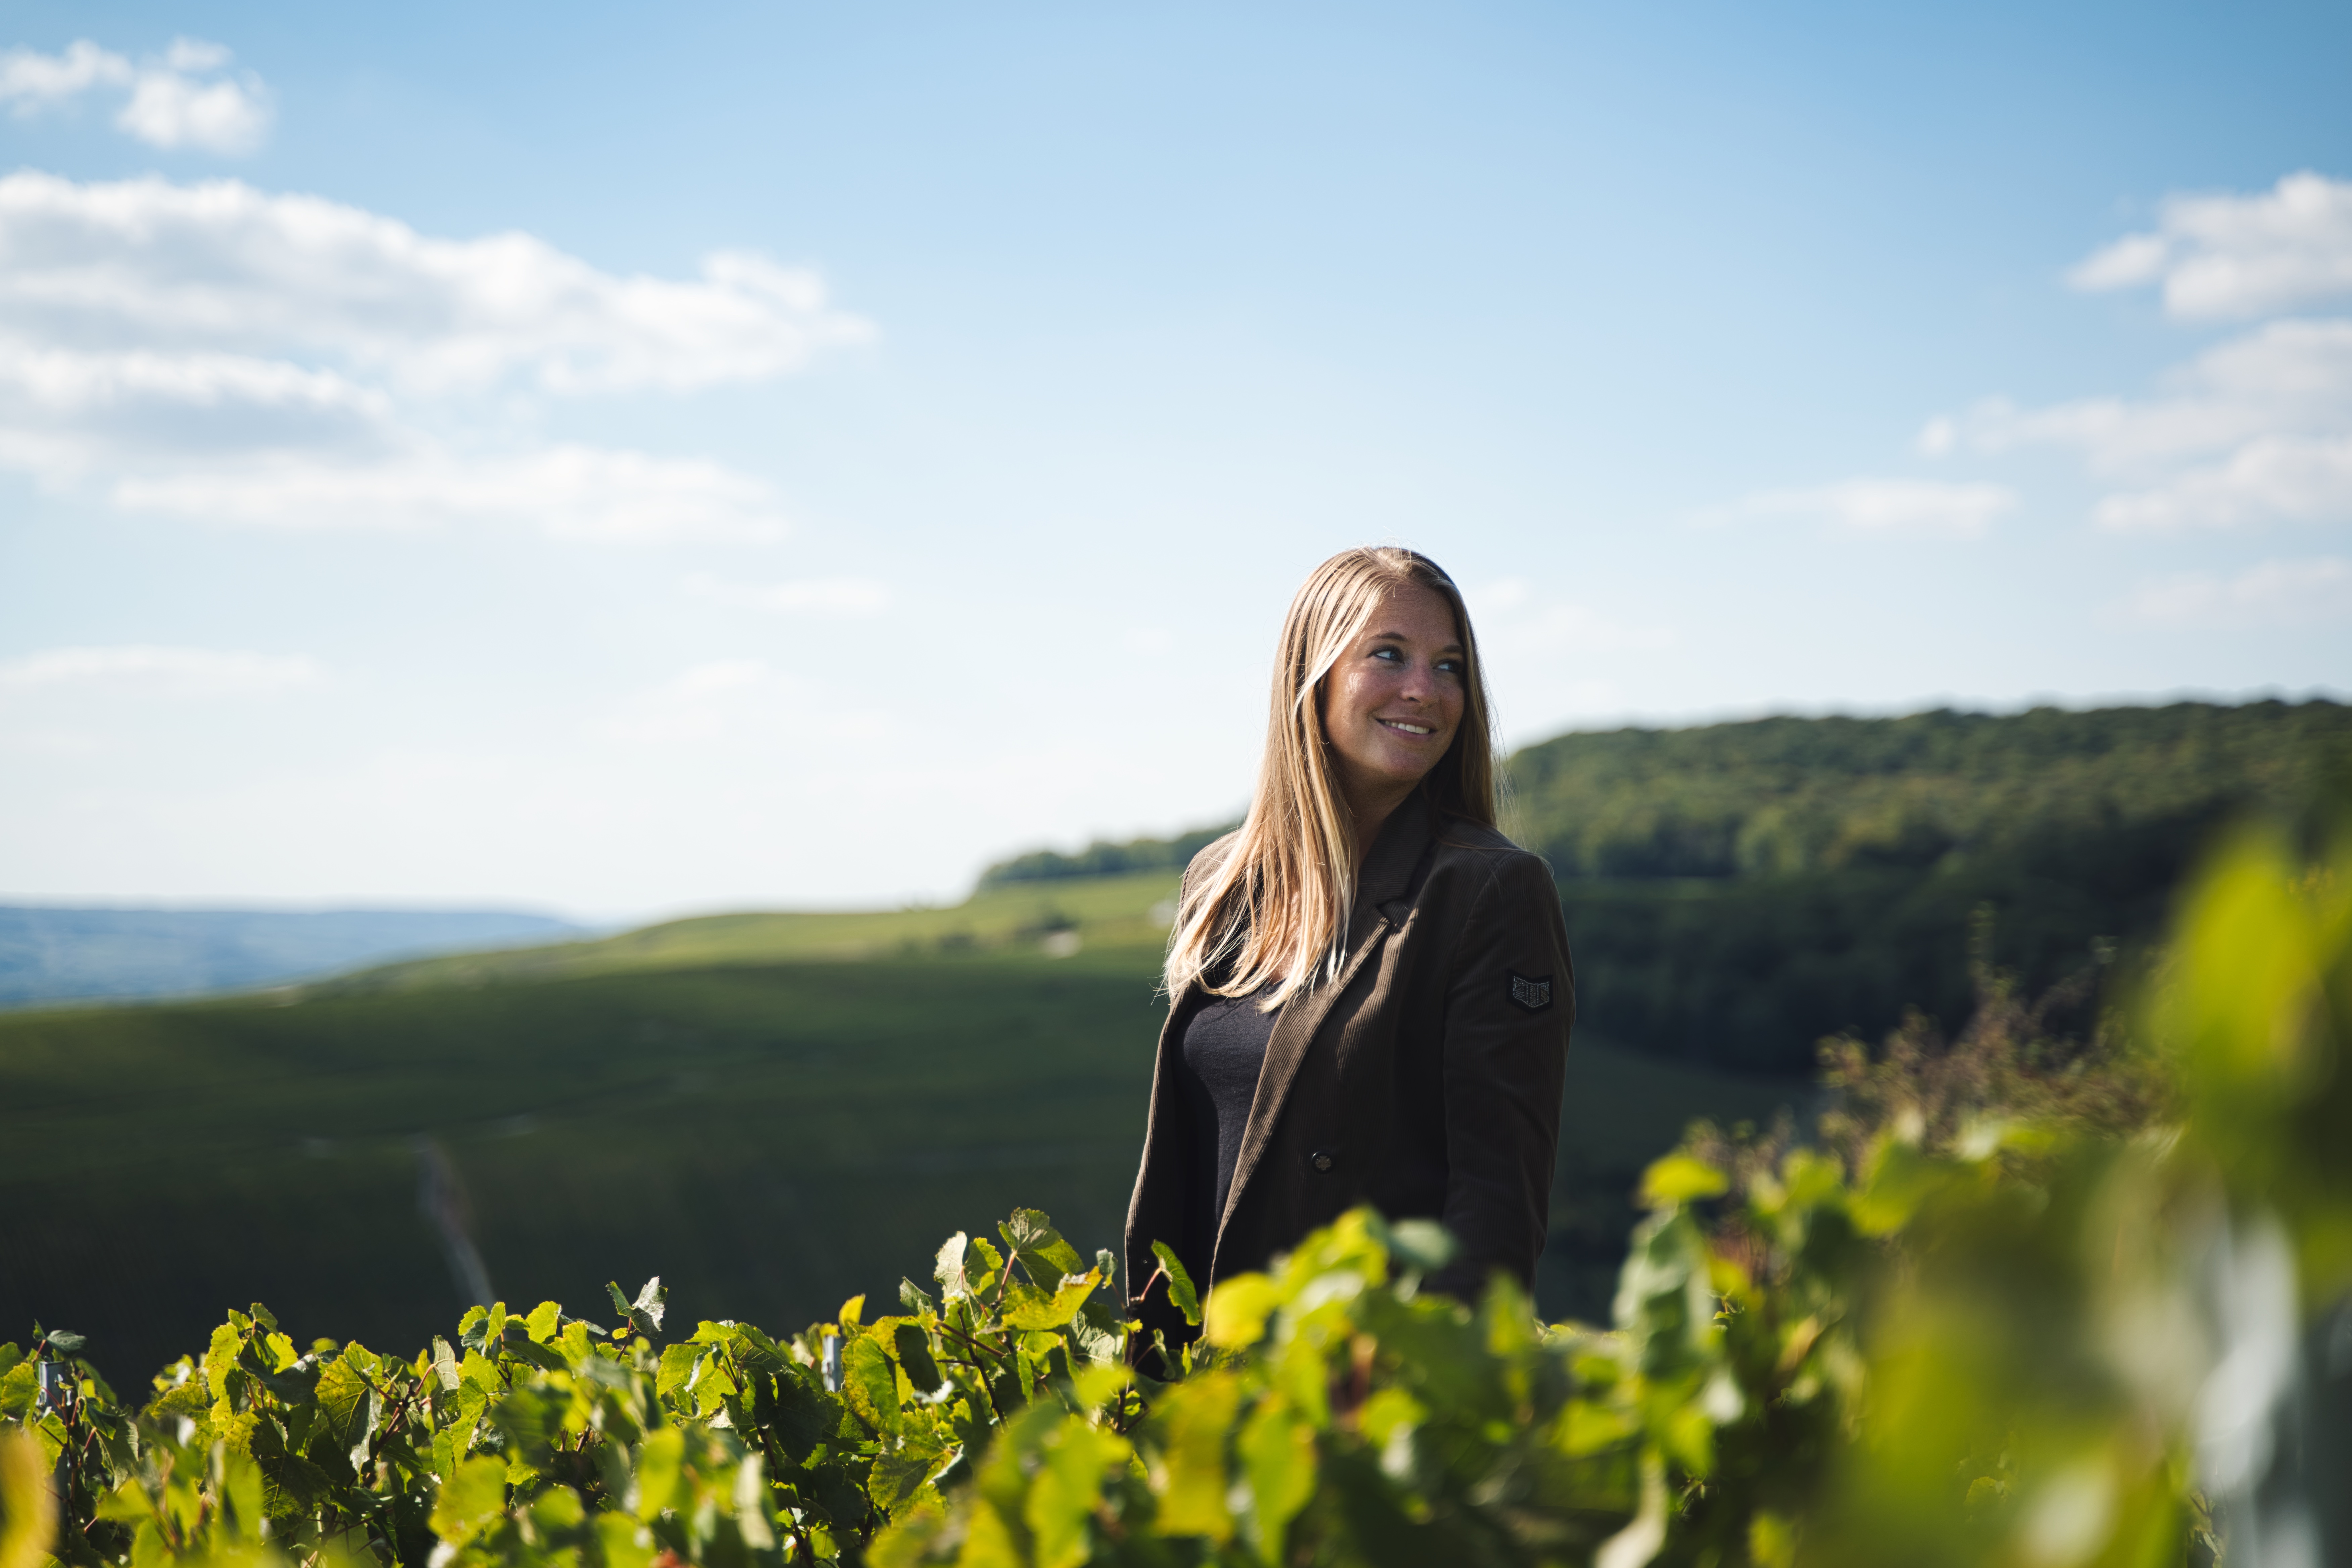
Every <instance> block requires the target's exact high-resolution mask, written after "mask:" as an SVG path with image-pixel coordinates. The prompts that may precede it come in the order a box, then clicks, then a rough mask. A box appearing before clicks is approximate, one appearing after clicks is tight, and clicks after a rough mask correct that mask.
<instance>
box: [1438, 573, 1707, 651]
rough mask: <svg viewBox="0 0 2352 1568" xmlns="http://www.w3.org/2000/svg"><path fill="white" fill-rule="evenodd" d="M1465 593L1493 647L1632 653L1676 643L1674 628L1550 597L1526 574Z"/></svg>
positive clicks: (1486, 640)
mask: <svg viewBox="0 0 2352 1568" xmlns="http://www.w3.org/2000/svg"><path fill="white" fill-rule="evenodd" d="M1465 598H1466V600H1467V602H1468V604H1469V605H1470V610H1471V613H1472V615H1473V616H1475V617H1476V619H1477V622H1478V636H1479V639H1480V640H1481V641H1482V642H1484V643H1485V644H1486V645H1487V646H1488V647H1489V648H1490V650H1492V649H1502V648H1508V649H1509V650H1510V651H1511V652H1512V653H1514V654H1518V655H1536V654H1557V653H1634V652H1647V651H1652V650H1654V649H1657V648H1664V647H1673V646H1674V644H1675V632H1674V628H1673V627H1671V626H1644V625H1641V624H1638V623H1634V622H1630V621H1627V620H1624V619H1622V617H1619V616H1612V615H1609V614H1607V613H1605V612H1603V611H1601V610H1596V609H1594V608H1593V607H1592V606H1591V605H1580V604H1574V603H1571V602H1568V601H1564V600H1559V599H1555V598H1551V597H1549V596H1548V595H1544V594H1543V593H1541V592H1540V591H1539V590H1538V588H1537V587H1536V586H1535V584H1531V583H1529V582H1528V580H1527V579H1525V578H1523V577H1505V578H1502V579H1499V580H1497V581H1496V582H1492V583H1486V584H1480V585H1478V586H1477V587H1475V588H1474V589H1472V590H1470V591H1469V592H1468V593H1467V594H1466V595H1465Z"/></svg>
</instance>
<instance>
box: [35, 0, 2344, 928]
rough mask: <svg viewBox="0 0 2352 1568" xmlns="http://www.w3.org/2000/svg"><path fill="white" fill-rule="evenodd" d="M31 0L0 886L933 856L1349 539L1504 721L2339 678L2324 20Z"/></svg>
mask: <svg viewBox="0 0 2352 1568" xmlns="http://www.w3.org/2000/svg"><path fill="white" fill-rule="evenodd" d="M1890 12H1892V13H1893V14H1889V13H1890ZM5 26H6V27H7V28H8V29H9V33H8V36H5V37H0V51H5V53H0V175H5V183H0V895H10V896H15V897H18V898H35V899H43V898H52V899H91V900H100V899H113V900H173V901H188V900H205V901H210V900H222V901H279V902H284V901H290V902H298V903H299V902H326V901H367V902H430V903H446V902H498V903H507V904H523V905H530V906H535V907H549V908H553V909H557V910H564V911H570V912H574V913H580V914H585V915H589V916H592V917H597V918H621V917H626V916H634V915H638V914H644V913H650V912H654V911H660V910H682V909H700V908H715V907H724V906H733V905H744V904H761V905H772V906H773V905H787V906H788V905H814V904H841V903H876V902H887V901H893V900H902V899H908V898H919V897H929V898H940V897H952V896H954V895H955V894H956V893H957V892H958V891H960V889H961V888H962V887H963V886H965V885H968V882H969V879H970V877H971V873H972V872H973V871H974V870H975V869H976V868H978V866H979V865H980V864H982V862H983V861H985V860H986V859H989V858H993V857H994V856H996V855H999V854H1002V853H1005V852H1008V851H1011V850H1013V849H1016V848H1020V847H1026V846H1029V845H1031V844H1034V843H1036V842H1040V841H1075V840H1078V839H1082V838H1084V837H1087V836H1089V835H1093V834H1097V833H1101V834H1113V835H1125V834H1129V833H1133V832H1138V831H1151V830H1160V829H1168V828H1172V827H1175V826H1181V825H1185V824H1189V823H1192V822H1197V821H1200V820H1202V819H1205V818H1209V817H1213V816H1217V815H1220V814H1222V813H1223V812H1226V811H1229V810H1231V809H1232V808H1234V805H1236V804H1237V803H1238V802H1239V801H1240V800H1241V798H1242V797H1243V795H1244V791H1245V789H1246V784H1247V777H1248V773H1249V769H1250V767H1251V764H1252V762H1253V759H1254V753H1255V742H1256V739H1257V735H1258V732H1259V729H1260V725H1261V722H1262V711H1263V702H1264V691H1263V686H1264V680H1265V664H1266V660H1267V658H1268V655H1269V653H1270V650H1271V645H1272V638H1273V631H1274V626H1275V623H1276V619H1277V617H1278V616H1279V614H1280V611H1281V606H1282V605H1283V603H1284V602H1285V600H1286V597H1287V595H1288V593H1289V590H1290V589H1291V587H1292V586H1293V585H1294V584H1296V582H1297V579H1298V578H1299V577H1300V576H1301V575H1302V574H1304V572H1305V571H1306V570H1307V568H1308V567H1309V566H1311V565H1312V564H1313V563H1315V562H1316V561H1317V560H1319V559H1320V558H1321V557H1322V556H1324V555H1326V554H1328V553H1329V552H1331V551H1333V550H1336V549H1338V548H1340V547H1342V546H1344V545H1347V544H1350V543H1355V542H1366V541H1393V542H1410V543H1412V544H1415V545H1417V546H1419V547H1421V548H1423V549H1425V550H1426V551H1428V552H1430V553H1432V554H1433V555H1434V556H1436V557H1437V558H1438V559H1439V560H1440V561H1442V562H1444V563H1445V564H1446V565H1447V566H1448V568H1449V569H1450V570H1452V571H1453V573H1454V575H1455V576H1456V577H1457V578H1458V579H1460V580H1461V581H1462V582H1463V584H1465V588H1466V589H1467V591H1468V592H1469V595H1470V597H1471V601H1472V605H1473V608H1474V610H1475V612H1476V614H1477V616H1478V617H1479V620H1480V630H1481V635H1482V637H1484V638H1485V640H1486V643H1487V645H1488V648H1489V673H1490V679H1491V680H1492V681H1493V683H1494V686H1495V688H1496V693H1497V697H1498V700H1499V706H1500V708H1501V710H1502V715H1503V718H1504V721H1505V723H1506V725H1507V729H1508V731H1509V733H1510V734H1511V736H1512V737H1513V738H1515V739H1519V740H1526V739H1534V738H1539V737H1542V736H1545V735H1549V734H1551V733H1555V732H1557V731H1560V730H1563V729H1567V728H1570V727H1589V726H1593V725H1601V724H1609V723H1614V722H1619V721H1627V720H1634V721H1688V720H1695V719H1701V718H1708V717H1716V716H1721V715H1726V714H1747V713H1754V712H1761V711H1768V710H1801V711H1823V710H1844V711H1874V712H1875V711H1896V710H1909V709H1913V708H1916V707H1921V706H1927V705H1931V704H1934V703H1937V702H1956V703H1960V704H1965V705H1970V706H1988V707H1995V708H2010V707H2015V706H2018V705H2021V704H2023V703H2026V702H2029V701H2032V700H2060V701H2063V702H2069V703H2076V704H2081V703H2088V702H2093V701H2096V700H2107V699H2111V698H2122V699H2127V700H2153V699H2158V698H2160V697H2162V696H2164V695H2166V694H2168V693H2173V692H2180V691H2193V692H2203V693H2222V694H2230V695H2239V694H2246V693H2252V692H2257V691H2272V690H2276V691H2283V692H2285V693H2289V694H2296V695H2299V694H2304V693H2309V692H2314V691H2334V692H2342V691H2344V690H2345V689H2347V688H2352V668H2347V666H2352V95H2347V93H2346V92H2345V91H2344V90H2343V83H2342V62H2343V61H2344V60H2345V59H2347V58H2352V13H2347V12H2346V11H2345V10H2344V8H2342V7H2340V6H2338V7H2326V8H2323V7H2317V6H2310V7H2291V6H2242V7H2232V8H2227V9H2224V8H2221V7H2214V6H2169V7H2163V6H2146V5H2139V6H2132V7H2121V6H2117V7H2113V8H2106V9H2095V8H2087V7H2076V8H2071V9H2067V10H2064V11H2054V10H2053V8H2050V7H2047V6H2033V7H2029V6H2007V5H1993V6H1978V7H1971V8H1967V9H1965V10H1963V9H1958V8H1955V9H1952V10H1950V11H1949V12H1948V13H1946V14H1942V15H1929V14H1926V13H1924V12H1923V11H1920V10H1919V9H1918V8H1902V9H1901V10H1900V11H1894V9H1893V8H1884V7H1834V6H1799V7H1781V8H1777V9H1775V10H1773V11H1771V12H1769V13H1767V12H1764V11H1761V10H1758V9H1754V8H1733V7H1684V8H1680V9H1676V10H1674V11H1672V12H1664V11H1660V10H1658V9H1657V8H1637V7H1610V8H1600V7H1577V6H1562V5H1551V6H1540V7H1538V6H1523V7H1511V6H1477V7H1458V6H1445V7H1440V6H1385V7H1381V6H1364V5H1357V6H1350V7H1348V8H1345V9H1342V8H1339V7H1336V6H1327V7H1318V6H1307V5H1292V6H1285V7H1279V8H1276V7H1265V6H1250V7H1241V6H1230V7H1219V6H1192V7H1186V8H1183V9H1181V11H1180V10H1178V9H1175V8H1167V9H1163V10H1159V11H1151V10H1146V9H1143V8H1123V9H1110V8H1103V7H1076V6H1070V7H1050V6H1025V7H1015V8H999V9H997V10H994V11H992V12H990V13H987V14H981V13H977V12H974V11H973V10H971V8H968V7H948V6H937V7H917V6H869V7H861V8H857V9H855V10H851V9H849V8H841V9H838V10H818V9H815V8H812V7H807V6H799V5H761V6H742V7H724V6H700V7H685V6H679V7H669V8H665V9H663V10H661V11H659V12H654V11H650V10H646V9H644V8H633V9H621V8H609V7H608V8H598V7H583V6H578V5H569V6H564V7H560V8H559V7H553V6H528V5H518V6H509V7H482V6H468V7H464V8H458V7H454V6H435V5H414V6H408V7H403V8H401V9H399V10H398V11H397V12H382V13H379V14H375V15H362V14H359V13H357V12H354V11H352V10H350V9H349V8H341V9H328V8H318V7H310V8H304V7H292V6H284V5H275V6H249V5H248V6H240V5H178V6H171V7H163V6H137V5H87V4H78V5H71V6H64V5H37V4H36V5H15V6H12V7H11V8H10V10H9V13H8V17H7V21H6V24H5ZM78 44H79V46H81V47H79V48H77V45H78ZM219 182H235V184H233V185H223V184H219ZM714 258H716V259H714Z"/></svg>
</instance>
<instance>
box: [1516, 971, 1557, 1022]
mask: <svg viewBox="0 0 2352 1568" xmlns="http://www.w3.org/2000/svg"><path fill="white" fill-rule="evenodd" d="M1511 1000H1512V1001H1513V1002H1514V1003H1516V1004H1517V1005H1519V1006H1522V1007H1525V1008H1526V1009H1527V1010H1528V1012H1530V1013H1540V1012H1542V1011H1543V1010H1544V1009H1545V1008H1547V1007H1549V1006H1550V1005H1551V976H1550V975H1549V974H1546V975H1543V976H1540V977H1538V978H1535V979H1530V978H1528V976H1527V975H1524V974H1521V973H1519V972H1518V971H1517V970H1516V969H1515V970H1513V971H1511Z"/></svg>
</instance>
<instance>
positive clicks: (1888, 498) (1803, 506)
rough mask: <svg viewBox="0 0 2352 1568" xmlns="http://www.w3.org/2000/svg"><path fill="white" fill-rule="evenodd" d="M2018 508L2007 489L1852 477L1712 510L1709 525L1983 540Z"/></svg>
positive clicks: (1753, 497) (1766, 493)
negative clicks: (1819, 525) (1753, 522)
mask: <svg viewBox="0 0 2352 1568" xmlns="http://www.w3.org/2000/svg"><path fill="white" fill-rule="evenodd" d="M2016 505H2017V497H2016V495H2015V494H2014V493H2013V492H2012V491H2011V490H2010V489H2007V488H2006V487H2004V486H2000V485H1992V484H1948V483H1945V482H1942V481H1940V480H1936V479H1846V480H1844V481H1843V482H1841V483H1838V484H1832V485H1820V486H1816V487H1814V488H1811V489H1789V490H1766V491H1762V492H1760V493H1759V494H1756V495H1751V496H1748V497H1745V498H1743V499H1742V500H1738V501H1735V502H1733V503H1732V504H1731V505H1729V506H1727V507H1722V508H1718V509H1716V510H1712V511H1709V512H1707V513H1706V514H1705V515H1706V518H1707V519H1708V520H1709V521H1737V520H1740V519H1746V518H1777V517H1786V518H1806V519H1811V520H1814V521H1821V522H1826V523H1829V524H1831V525H1832V526H1833V527H1836V528H1840V529H1843V530H1845V531H1849V532H1853V533H1865V534H1880V535H1897V536H1904V537H1927V538H1936V539H1978V538H1981V537H1983V535H1984V533H1985V531H1986V530H1987V529H1988V528H1990V526H1991V524H1992V520H1993V519H1995V518H1997V517H1999V516H2000V515H2001V514H2002V513H2003V512H2006V511H2009V510H2011V509H2013V508H2014V507H2015V506H2016Z"/></svg>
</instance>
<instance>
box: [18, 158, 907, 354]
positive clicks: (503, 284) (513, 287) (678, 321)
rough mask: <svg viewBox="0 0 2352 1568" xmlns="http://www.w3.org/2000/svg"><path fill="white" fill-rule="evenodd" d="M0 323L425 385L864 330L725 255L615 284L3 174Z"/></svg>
mask: <svg viewBox="0 0 2352 1568" xmlns="http://www.w3.org/2000/svg"><path fill="white" fill-rule="evenodd" d="M0 331H12V332H14V333H16V334H17V335H19V336H23V337H26V338H30V339H33V340H34V341H37V342H42V343H44V344H45V345H51V346H58V347H82V348H109V347H138V348H143V349H149V350H152V351H157V352H163V351H165V350H177V351H180V352H197V351H205V350H209V351H212V352H216V353H253V354H265V355H270V356H274V357H286V358H293V359H298V360H314V361H326V362H330V363H337V364H340V365H341V366H342V367H343V368H345V369H347V370H350V371H352V372H353V373H354V374H370V375H381V376H383V377H384V378H386V379H387V380H388V381H389V382H390V383H391V384H394V385H395V386H397V387H400V388H403V389H404V390H408V391H411V392H418V393H433V392H443V391H450V390H458V389H478V388H483V387H488V386H491V385H495V384H499V383H500V382H501V381H504V380H506V379H508V378H509V377H514V376H520V377H521V378H523V379H524V380H525V381H526V382H528V383H530V384H533V385H535V386H537V387H538V388H539V389H541V390H542V391H546V392H553V393H562V394H582V393H591V392H616V391H627V390H632V389H636V388H656V389H659V390H663V391H669V392H683V391H688V390H692V389H694V388H698V387H703V386H709V385H713V384H719V383H724V382H742V381H761V380H766V379H769V378H771V377H773V376H777V375H782V374H787V373H789V372H792V371H795V370H799V369H801V368H803V366H805V365H806V364H807V363H808V362H809V361H810V359H811V358H812V357H813V356H814V355H815V354H816V353H819V352H820V351H822V350H824V349H826V348H830V347H834V346H836V345H839V344H844V343H851V342H861V341H863V340H865V339H866V337H868V336H870V334H871V328H870V327H869V326H868V324H867V323H866V322H865V321H861V320H859V319H858V318H857V317H856V316H852V315H848V314H845V313H843V312H841V311H837V310H833V309H831V308H830V307H829V306H828V305H827V304H826V301H825V290H824V281H823V279H820V278H819V277H818V276H817V275H816V274H814V273H813V272H809V271H805V270H795V269H793V268H782V267H779V266H777V265H775V264H774V263H773V262H771V261H768V260H765V259H763V258H760V257H756V256H750V255H745V254H741V253H739V252H721V253H719V254H717V255H714V256H711V257H710V258H708V259H706V260H705V261H704V263H703V266H702V276H701V278H700V279H698V280H694V281H680V280H675V279H662V278H651V277H646V276H644V275H637V276H633V277H619V276H616V275H614V274H612V273H609V272H604V271H602V270H599V269H598V268H594V267H592V266H590V265H589V264H588V263H586V262H584V261H582V260H581V259H579V258H576V257H572V256H567V255H565V254H564V253H563V252H562V251H560V250H557V249H556V248H555V247H552V246H551V245H549V244H547V243H546V242H545V241H544V240H541V239H538V238H536V237H532V236H530V235H528V234H521V233H514V232H509V233H506V234H498V235H490V236H487V237H482V238H479V239H468V240H451V239H435V238H430V237H425V236H424V235H420V234H418V233H417V232H416V231H415V229H413V228H411V227H409V226H407V225H406V224H404V223H401V222H398V221H397V220H395V219H393V218H388V217H383V216H379V215H377V214H374V213H370V212H366V211H363V210H362V209H361V208H358V207H352V206H347V205H342V204H341V203H339V202H331V201H326V200H324V199H322V198H320V197H317V196H306V195H270V194H268V193H267V192H263V191H258V190H256V189H254V188H253V187H252V186H250V185H247V184H242V183H241V182H238V181H235V180H216V181H208V182H205V183H202V184H173V183H172V182H170V181H166V180H162V179H157V178H152V177H151V178H146V179H140V180H128V181H121V182H117V183H112V184H77V183H75V182H73V181H70V180H63V179H59V178H57V177H56V176H54V175H49V174H37V173H21V174H11V175H9V176H7V177H6V178H5V179H0Z"/></svg>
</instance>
